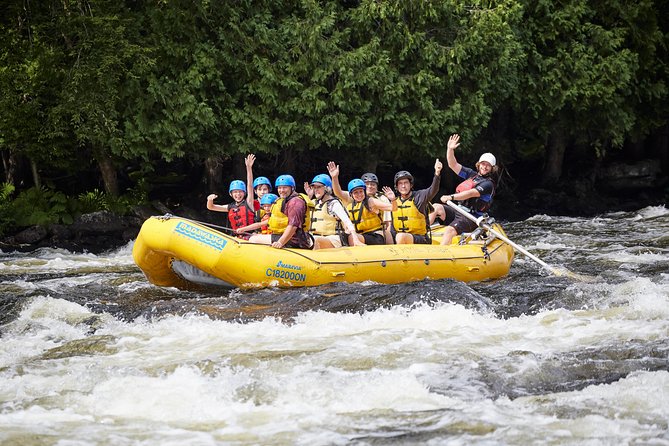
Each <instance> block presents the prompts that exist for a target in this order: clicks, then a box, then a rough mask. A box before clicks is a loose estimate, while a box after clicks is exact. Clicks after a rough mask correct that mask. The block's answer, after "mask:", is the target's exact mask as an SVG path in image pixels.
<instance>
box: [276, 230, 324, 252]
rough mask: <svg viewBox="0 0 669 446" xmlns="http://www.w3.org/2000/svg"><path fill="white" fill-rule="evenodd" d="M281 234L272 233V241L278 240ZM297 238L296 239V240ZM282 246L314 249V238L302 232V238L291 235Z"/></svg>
mask: <svg viewBox="0 0 669 446" xmlns="http://www.w3.org/2000/svg"><path fill="white" fill-rule="evenodd" d="M280 238H281V234H272V243H274V242H278V241H279V239H280ZM296 239H297V240H296ZM283 247H284V248H299V249H314V238H313V237H312V236H311V234H307V233H305V234H304V239H301V238H299V237H293V238H291V239H290V240H288V243H286V244H285V245H283Z"/></svg>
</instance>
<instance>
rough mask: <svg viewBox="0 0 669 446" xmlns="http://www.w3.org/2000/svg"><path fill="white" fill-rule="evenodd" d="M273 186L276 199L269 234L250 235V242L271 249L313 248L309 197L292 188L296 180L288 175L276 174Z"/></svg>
mask: <svg viewBox="0 0 669 446" xmlns="http://www.w3.org/2000/svg"><path fill="white" fill-rule="evenodd" d="M274 187H275V188H276V192H277V193H278V194H279V199H278V200H276V201H275V202H274V204H273V205H272V212H271V215H270V217H269V220H268V227H269V230H270V231H272V233H271V234H255V235H252V236H251V238H250V239H249V241H250V242H252V243H262V244H265V245H271V246H272V247H274V248H304V249H313V246H314V240H313V238H312V237H311V235H309V225H310V224H311V207H312V206H313V204H310V203H311V200H309V197H306V196H305V195H303V194H298V193H297V192H296V191H295V179H294V178H293V177H292V176H291V175H280V176H279V177H277V179H276V181H275V182H274ZM308 202H309V203H308Z"/></svg>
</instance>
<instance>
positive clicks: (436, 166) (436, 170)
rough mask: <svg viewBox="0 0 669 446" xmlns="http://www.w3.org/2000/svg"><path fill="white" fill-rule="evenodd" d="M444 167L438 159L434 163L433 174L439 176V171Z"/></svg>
mask: <svg viewBox="0 0 669 446" xmlns="http://www.w3.org/2000/svg"><path fill="white" fill-rule="evenodd" d="M443 167H444V165H443V164H442V163H441V161H439V158H437V160H436V161H435V162H434V174H435V175H439V174H440V173H441V169H443Z"/></svg>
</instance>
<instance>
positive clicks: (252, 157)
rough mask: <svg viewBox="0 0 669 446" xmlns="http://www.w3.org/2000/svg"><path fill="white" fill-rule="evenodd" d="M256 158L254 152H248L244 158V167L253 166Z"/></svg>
mask: <svg viewBox="0 0 669 446" xmlns="http://www.w3.org/2000/svg"><path fill="white" fill-rule="evenodd" d="M255 160H256V156H255V155H254V154H252V153H251V154H249V155H247V156H246V158H244V164H246V167H253V163H254V162H255Z"/></svg>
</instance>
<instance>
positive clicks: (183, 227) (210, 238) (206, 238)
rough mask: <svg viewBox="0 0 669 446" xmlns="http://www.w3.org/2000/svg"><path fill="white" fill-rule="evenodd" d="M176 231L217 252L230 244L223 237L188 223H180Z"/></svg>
mask: <svg viewBox="0 0 669 446" xmlns="http://www.w3.org/2000/svg"><path fill="white" fill-rule="evenodd" d="M174 231H175V232H177V233H178V234H181V235H184V236H186V237H188V238H191V239H193V240H195V241H197V242H200V243H204V244H205V245H207V246H211V247H212V248H214V249H215V250H217V251H221V250H223V248H225V245H226V244H227V243H228V241H227V240H225V239H224V238H223V237H221V236H219V235H216V234H212V233H211V232H209V231H205V230H204V229H202V228H198V227H197V226H193V225H190V224H188V223H186V222H183V221H180V222H179V223H178V224H177V227H176V228H174Z"/></svg>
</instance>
